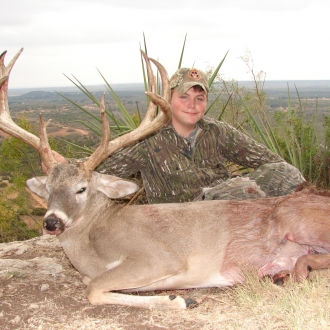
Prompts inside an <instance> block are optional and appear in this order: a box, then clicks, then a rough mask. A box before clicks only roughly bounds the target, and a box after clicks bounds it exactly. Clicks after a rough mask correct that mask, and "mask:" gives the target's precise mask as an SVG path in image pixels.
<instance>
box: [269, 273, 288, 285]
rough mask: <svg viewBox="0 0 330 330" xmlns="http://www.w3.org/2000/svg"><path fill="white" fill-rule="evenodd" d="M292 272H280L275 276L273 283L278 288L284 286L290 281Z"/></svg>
mask: <svg viewBox="0 0 330 330" xmlns="http://www.w3.org/2000/svg"><path fill="white" fill-rule="evenodd" d="M290 275H291V274H290V272H288V271H285V270H284V271H282V272H279V273H277V274H275V275H274V276H273V278H272V279H273V283H274V284H276V285H278V286H282V285H284V283H285V282H286V281H287V280H288V278H289V277H290Z"/></svg>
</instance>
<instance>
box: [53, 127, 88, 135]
mask: <svg viewBox="0 0 330 330" xmlns="http://www.w3.org/2000/svg"><path fill="white" fill-rule="evenodd" d="M89 133H90V132H89V131H88V130H83V129H80V128H72V127H62V128H59V129H58V130H57V131H56V132H52V133H49V134H48V135H53V136H61V137H64V136H67V135H72V134H76V135H86V136H88V135H89Z"/></svg>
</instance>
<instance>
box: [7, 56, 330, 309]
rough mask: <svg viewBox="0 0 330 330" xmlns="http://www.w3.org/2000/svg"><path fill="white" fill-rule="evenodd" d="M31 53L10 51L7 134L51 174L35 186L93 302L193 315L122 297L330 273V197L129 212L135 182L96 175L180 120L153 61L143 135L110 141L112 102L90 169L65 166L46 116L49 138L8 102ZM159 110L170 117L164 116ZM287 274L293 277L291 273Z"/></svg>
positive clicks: (163, 299)
mask: <svg viewBox="0 0 330 330" xmlns="http://www.w3.org/2000/svg"><path fill="white" fill-rule="evenodd" d="M21 52H22V50H21V51H19V52H18V53H17V55H16V56H15V57H14V58H13V60H12V61H11V62H10V63H9V64H8V66H5V65H4V57H5V54H6V52H4V53H2V54H1V55H0V129H1V130H3V131H4V132H6V133H7V134H9V135H11V136H14V137H17V138H19V139H21V140H22V141H24V142H25V143H28V144H29V145H31V146H32V147H33V148H35V149H36V150H37V151H38V152H39V154H40V156H41V158H42V161H43V164H44V166H45V168H46V172H47V175H48V177H37V178H32V179H29V180H28V181H27V186H28V187H29V188H30V190H31V191H32V192H34V193H35V194H37V195H39V196H40V197H42V198H44V199H45V200H47V206H48V210H47V213H46V215H45V218H44V228H45V230H46V231H47V232H48V233H51V234H56V235H58V237H59V240H60V242H61V244H62V246H63V248H64V251H65V253H66V254H67V256H68V258H69V259H70V261H71V262H72V264H73V265H74V267H75V268H76V269H77V270H78V271H79V272H80V273H81V274H82V275H83V276H84V283H86V284H87V297H88V299H89V301H90V302H91V303H92V304H119V305H125V306H134V307H141V308H156V309H185V308H187V306H190V305H192V304H195V303H196V302H195V301H193V300H191V299H184V298H182V297H179V296H175V295H170V296H134V295H127V294H124V293H120V292H118V291H121V292H128V291H153V290H164V289H180V288H182V289H184V288H200V287H211V286H228V285H233V284H235V283H239V282H241V281H243V280H244V270H245V269H246V268H249V269H251V268H252V269H255V270H256V271H257V272H258V275H259V276H260V277H262V276H265V275H274V278H275V280H276V281H278V280H280V281H281V280H282V279H283V278H284V277H285V276H286V275H287V274H288V273H291V274H292V276H293V278H294V279H295V280H298V281H299V280H302V279H304V278H306V277H307V276H308V274H309V272H310V271H311V270H312V269H319V268H329V267H330V255H329V253H330V217H329V215H330V204H329V197H324V196H319V195H317V194H307V193H294V194H292V195H290V196H284V197H276V198H275V197H274V198H265V199H256V200H246V201H202V202H193V203H180V204H157V205H141V206H121V205H119V204H118V203H116V202H115V201H114V200H113V199H116V198H121V197H124V196H126V195H129V194H132V193H134V192H136V191H137V190H138V186H137V185H136V184H135V183H132V182H129V181H125V180H121V179H119V178H116V177H113V176H110V175H104V174H100V173H97V172H93V170H94V169H95V168H96V167H97V166H98V165H99V164H100V163H101V162H102V161H103V160H104V159H105V158H106V157H108V156H109V155H110V154H112V153H114V152H115V151H117V150H119V149H120V148H122V147H124V146H127V145H129V144H130V143H133V142H135V141H137V140H139V139H143V138H145V137H146V136H148V135H149V134H152V133H154V132H155V131H156V130H157V129H159V128H160V127H162V126H163V125H164V124H166V123H167V122H168V121H169V120H170V118H171V111H170V110H171V109H170V105H169V103H168V101H169V99H170V86H169V80H168V76H167V73H166V70H165V69H164V68H163V67H162V65H161V64H160V63H158V62H157V61H155V60H152V59H149V58H148V56H147V55H146V54H145V53H143V52H142V55H143V57H144V59H145V62H146V67H147V72H148V80H149V90H150V91H149V92H147V93H146V94H147V95H148V96H149V98H150V99H151V101H150V103H149V107H148V110H147V113H146V116H145V118H144V119H143V121H142V122H141V124H140V126H139V127H138V128H137V129H135V130H134V131H132V132H130V133H128V134H125V135H122V136H120V137H117V138H116V139H114V140H112V141H109V140H110V130H109V124H108V122H107V119H106V116H105V107H104V96H103V98H102V100H101V103H100V112H101V120H102V128H103V135H102V139H101V142H100V145H99V147H98V148H97V149H96V150H95V152H94V153H93V154H92V155H91V156H90V157H89V158H88V160H87V161H86V162H85V163H79V164H78V165H74V164H61V163H58V161H57V160H56V158H55V156H54V154H53V153H52V151H51V148H50V146H49V143H48V139H47V134H46V126H47V123H44V121H43V119H42V117H41V116H40V137H39V138H38V137H37V136H35V135H33V134H31V133H28V132H26V131H24V130H23V129H21V128H20V127H18V126H17V125H16V124H15V123H14V122H13V121H12V119H11V117H10V113H9V106H8V80H9V75H10V72H11V69H12V67H13V65H14V63H15V61H16V60H17V58H18V56H19V55H20V53H21ZM150 61H152V62H153V63H154V64H155V65H156V66H157V68H158V70H159V73H160V76H161V80H162V96H159V95H157V94H156V84H155V78H154V75H153V73H152V68H151V64H150ZM156 106H159V107H160V109H161V110H162V111H159V112H158V114H157V115H156ZM283 271H284V272H283Z"/></svg>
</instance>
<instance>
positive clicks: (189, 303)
mask: <svg viewBox="0 0 330 330" xmlns="http://www.w3.org/2000/svg"><path fill="white" fill-rule="evenodd" d="M185 301H186V306H187V308H195V307H197V306H198V302H197V301H196V300H194V299H191V298H187V299H185Z"/></svg>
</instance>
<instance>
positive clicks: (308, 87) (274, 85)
mask: <svg viewBox="0 0 330 330" xmlns="http://www.w3.org/2000/svg"><path fill="white" fill-rule="evenodd" d="M238 84H239V85H240V86H244V87H246V88H253V86H254V82H253V81H239V82H238ZM288 85H289V88H290V90H291V91H293V92H295V86H296V87H297V89H298V91H299V92H300V91H301V92H306V91H309V92H312V93H311V94H312V95H316V94H315V93H317V92H322V93H321V94H322V96H321V95H319V97H324V93H325V92H327V93H328V96H327V97H330V80H270V81H265V86H264V89H265V91H266V92H285V93H286V92H287V87H288ZM111 87H112V88H113V89H114V90H115V91H116V92H143V91H144V85H143V84H142V83H135V84H112V85H111ZM86 88H87V89H88V90H89V91H91V92H103V91H106V87H105V86H104V85H93V86H86ZM35 91H38V92H54V91H56V92H59V93H75V92H79V93H80V90H79V89H78V88H77V87H76V86H64V87H40V88H12V89H9V96H19V95H23V94H27V93H29V92H35Z"/></svg>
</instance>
